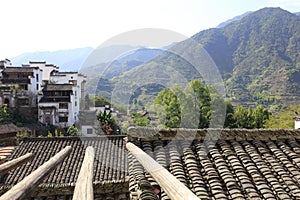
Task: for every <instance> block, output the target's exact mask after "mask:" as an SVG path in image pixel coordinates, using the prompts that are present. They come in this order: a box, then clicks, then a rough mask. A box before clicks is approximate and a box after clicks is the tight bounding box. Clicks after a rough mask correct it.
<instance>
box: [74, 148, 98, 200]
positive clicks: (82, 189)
mask: <svg viewBox="0 0 300 200" xmlns="http://www.w3.org/2000/svg"><path fill="white" fill-rule="evenodd" d="M94 157H95V150H94V148H93V147H91V146H89V147H87V148H86V150H85V156H84V159H83V163H82V166H81V169H80V172H79V175H78V178H77V181H76V185H75V189H74V195H73V200H82V199H84V200H93V199H94V191H93V171H94V170H93V167H94Z"/></svg>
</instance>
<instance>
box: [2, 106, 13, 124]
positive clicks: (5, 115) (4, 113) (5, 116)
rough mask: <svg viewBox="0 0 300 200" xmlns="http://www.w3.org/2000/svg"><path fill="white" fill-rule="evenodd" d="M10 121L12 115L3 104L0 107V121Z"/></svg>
mask: <svg viewBox="0 0 300 200" xmlns="http://www.w3.org/2000/svg"><path fill="white" fill-rule="evenodd" d="M5 122H12V115H11V113H10V112H9V111H8V109H7V106H6V105H3V106H1V107H0V123H5Z"/></svg>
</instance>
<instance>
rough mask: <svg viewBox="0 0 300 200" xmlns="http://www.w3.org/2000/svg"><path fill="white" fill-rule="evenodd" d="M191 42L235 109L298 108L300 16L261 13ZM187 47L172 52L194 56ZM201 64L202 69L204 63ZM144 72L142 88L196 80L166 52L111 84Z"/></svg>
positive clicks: (188, 68) (181, 61) (184, 44)
mask: <svg viewBox="0 0 300 200" xmlns="http://www.w3.org/2000/svg"><path fill="white" fill-rule="evenodd" d="M192 39H194V40H195V41H196V42H198V43H199V44H201V45H202V47H203V48H204V49H205V50H206V52H207V53H208V54H209V55H210V57H211V58H212V60H213V61H214V62H215V64H216V66H217V68H218V70H219V72H220V73H221V75H222V78H223V79H224V83H225V86H226V92H227V97H228V98H230V99H231V100H232V101H233V102H234V103H235V105H240V104H242V105H253V104H257V103H262V104H264V105H266V106H271V105H273V107H274V106H280V105H288V104H299V103H300V56H299V52H300V16H298V15H296V14H293V13H290V12H288V11H286V10H283V9H281V8H263V9H261V10H258V11H255V12H252V13H249V14H247V15H246V16H244V17H243V18H241V19H240V20H237V21H233V22H231V23H229V24H227V25H225V26H224V27H221V28H213V29H208V30H204V31H201V32H199V33H197V34H195V35H194V36H193V37H192ZM188 43H189V41H188V40H187V41H184V42H181V43H180V44H177V45H175V47H176V46H180V45H181V46H182V47H184V51H182V52H193V51H195V50H196V49H193V48H195V47H194V46H192V45H189V44H188ZM200 57H201V56H200ZM202 64H203V66H205V64H206V63H205V61H203V62H202ZM170 67H172V69H170ZM174 69H175V72H177V73H174ZM206 69H207V70H210V68H209V67H207V68H206ZM145 72H148V73H147V77H145V78H143V84H147V80H149V84H150V82H151V78H153V79H154V78H157V77H159V80H168V81H162V84H168V82H172V80H181V81H183V80H184V79H186V80H190V79H193V78H199V75H197V73H196V71H195V69H193V66H192V65H191V63H189V62H188V61H186V60H184V59H181V58H180V56H178V55H174V54H172V53H170V52H165V53H163V54H162V55H159V56H158V57H156V58H154V59H153V60H151V61H149V62H147V63H145V64H142V65H140V66H138V67H136V68H134V69H133V70H131V71H129V72H127V73H125V74H123V75H122V76H120V77H118V78H115V80H126V81H127V82H124V83H123V84H124V85H126V84H132V78H134V77H144V76H145ZM146 78H149V79H146Z"/></svg>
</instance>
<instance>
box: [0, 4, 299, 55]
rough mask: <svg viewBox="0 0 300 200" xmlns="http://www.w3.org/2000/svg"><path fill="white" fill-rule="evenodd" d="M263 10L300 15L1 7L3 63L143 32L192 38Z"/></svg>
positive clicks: (240, 8) (212, 7)
mask: <svg viewBox="0 0 300 200" xmlns="http://www.w3.org/2000/svg"><path fill="white" fill-rule="evenodd" d="M263 7H281V8H283V9H286V10H288V11H290V12H300V0H151V1H150V0H148V1H146V0H105V1H104V0H9V1H1V12H0V22H1V27H2V28H1V37H0V47H1V51H0V59H3V58H11V57H13V56H16V55H18V54H21V53H24V52H34V51H55V50H61V49H72V48H79V47H86V46H91V47H97V46H99V45H101V44H102V43H103V42H104V41H106V40H107V39H109V38H111V37H113V36H115V35H118V34H121V33H123V32H127V31H132V30H134V29H141V28H161V29H168V30H171V31H175V32H178V33H180V34H183V35H186V36H188V37H189V36H192V35H193V34H195V33H197V32H199V31H201V30H203V29H207V28H212V27H215V26H217V25H218V24H220V23H221V22H224V21H226V20H228V19H230V18H232V17H235V16H237V15H240V14H243V13H245V12H246V11H255V10H258V9H260V8H263Z"/></svg>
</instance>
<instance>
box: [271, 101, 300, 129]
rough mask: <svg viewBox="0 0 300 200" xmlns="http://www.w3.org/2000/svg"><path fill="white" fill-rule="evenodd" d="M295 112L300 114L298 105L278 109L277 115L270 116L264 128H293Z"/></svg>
mask: <svg viewBox="0 0 300 200" xmlns="http://www.w3.org/2000/svg"><path fill="white" fill-rule="evenodd" d="M295 112H297V113H300V104H299V105H298V106H290V107H287V108H282V109H280V110H279V111H278V112H277V113H275V114H272V115H270V117H269V119H268V120H267V122H266V125H265V126H266V128H288V129H293V128H294V123H295V122H294V117H295Z"/></svg>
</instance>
